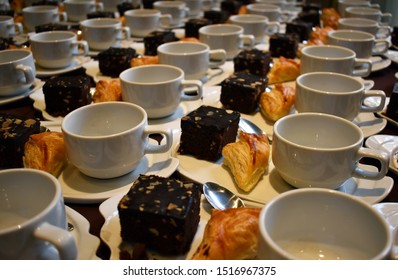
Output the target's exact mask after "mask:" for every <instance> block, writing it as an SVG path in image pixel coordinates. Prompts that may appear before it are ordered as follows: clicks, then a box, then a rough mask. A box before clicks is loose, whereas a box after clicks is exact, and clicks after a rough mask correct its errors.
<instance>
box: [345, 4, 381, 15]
mask: <svg viewBox="0 0 398 280" xmlns="http://www.w3.org/2000/svg"><path fill="white" fill-rule="evenodd" d="M345 10H346V11H347V12H349V13H352V12H354V14H359V15H376V14H377V15H378V14H381V11H380V10H379V9H376V8H372V7H361V6H352V7H347V8H346V9H345Z"/></svg>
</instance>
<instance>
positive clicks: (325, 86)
mask: <svg viewBox="0 0 398 280" xmlns="http://www.w3.org/2000/svg"><path fill="white" fill-rule="evenodd" d="M296 82H297V84H298V85H300V86H301V87H303V88H307V89H310V90H311V91H318V92H325V93H341V94H344V93H347V94H350V93H353V92H358V91H361V90H363V89H364V86H363V84H362V83H361V82H360V81H358V80H356V79H354V78H351V77H349V76H346V75H342V74H338V73H307V74H303V75H301V76H299V77H298V78H297V81H296Z"/></svg>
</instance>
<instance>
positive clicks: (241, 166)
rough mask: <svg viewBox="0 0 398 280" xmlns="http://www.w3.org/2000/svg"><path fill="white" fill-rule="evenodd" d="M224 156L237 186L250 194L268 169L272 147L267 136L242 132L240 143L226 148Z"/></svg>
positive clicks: (223, 151) (231, 144)
mask: <svg viewBox="0 0 398 280" xmlns="http://www.w3.org/2000/svg"><path fill="white" fill-rule="evenodd" d="M222 155H223V157H224V164H225V165H226V166H227V167H228V168H229V169H230V170H231V173H232V175H233V177H234V180H235V182H236V184H237V186H238V187H239V188H240V189H242V190H243V191H245V192H249V191H251V190H252V189H253V188H254V187H255V186H256V184H257V183H258V181H259V180H260V179H261V177H262V176H263V174H264V173H265V171H266V170H267V169H268V165H269V155H270V145H269V142H268V138H267V135H265V134H261V135H259V134H250V133H246V132H240V134H239V139H238V141H237V142H234V143H230V144H227V145H226V146H224V148H223V149H222Z"/></svg>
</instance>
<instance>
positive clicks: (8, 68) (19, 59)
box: [0, 49, 36, 96]
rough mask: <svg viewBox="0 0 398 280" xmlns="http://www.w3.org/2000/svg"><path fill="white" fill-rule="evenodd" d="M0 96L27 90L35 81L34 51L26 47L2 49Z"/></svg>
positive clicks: (0, 54)
mask: <svg viewBox="0 0 398 280" xmlns="http://www.w3.org/2000/svg"><path fill="white" fill-rule="evenodd" d="M0 73H1V75H0V96H11V95H17V94H20V93H23V92H26V91H27V90H28V89H29V88H30V87H31V86H32V85H33V84H34V82H35V76H36V67H35V63H34V60H33V55H32V52H31V51H29V50H24V49H11V50H3V51H0Z"/></svg>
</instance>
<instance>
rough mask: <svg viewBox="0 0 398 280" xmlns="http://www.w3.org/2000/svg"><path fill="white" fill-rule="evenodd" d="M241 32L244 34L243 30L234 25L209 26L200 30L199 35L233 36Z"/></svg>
mask: <svg viewBox="0 0 398 280" xmlns="http://www.w3.org/2000/svg"><path fill="white" fill-rule="evenodd" d="M239 32H243V28H242V27H240V26H238V25H234V24H215V25H207V26H204V27H201V28H200V29H199V33H203V34H206V35H216V36H223V35H231V34H236V33H239Z"/></svg>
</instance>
